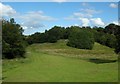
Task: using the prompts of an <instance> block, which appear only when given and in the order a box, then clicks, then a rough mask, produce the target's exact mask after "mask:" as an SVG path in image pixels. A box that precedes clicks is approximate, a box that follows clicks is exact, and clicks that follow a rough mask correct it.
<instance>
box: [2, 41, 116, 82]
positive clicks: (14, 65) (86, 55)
mask: <svg viewBox="0 0 120 84" xmlns="http://www.w3.org/2000/svg"><path fill="white" fill-rule="evenodd" d="M26 56H27V58H26V59H24V60H23V59H19V60H15V59H14V60H11V61H9V60H4V61H3V79H4V81H15V82H25V81H26V82H28V81H29V82H110V81H111V82H113V81H117V78H118V77H117V76H118V73H117V70H118V68H117V62H114V63H101V64H95V63H93V62H89V61H88V59H91V58H99V59H109V60H113V59H117V57H116V54H114V52H113V49H110V48H108V47H105V46H102V45H100V44H97V43H96V44H95V46H94V49H93V50H81V49H75V48H71V47H68V46H66V45H65V41H62V40H61V41H59V42H58V43H54V44H52V43H44V44H34V45H31V46H29V47H28V48H27V54H26Z"/></svg>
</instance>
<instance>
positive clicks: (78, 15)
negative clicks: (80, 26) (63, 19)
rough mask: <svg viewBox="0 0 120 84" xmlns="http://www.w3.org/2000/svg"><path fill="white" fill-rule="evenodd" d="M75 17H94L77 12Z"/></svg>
mask: <svg viewBox="0 0 120 84" xmlns="http://www.w3.org/2000/svg"><path fill="white" fill-rule="evenodd" d="M73 15H74V16H75V17H92V15H91V14H88V13H86V14H84V13H81V12H76V13H74V14H73Z"/></svg>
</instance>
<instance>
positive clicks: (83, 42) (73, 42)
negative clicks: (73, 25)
mask: <svg viewBox="0 0 120 84" xmlns="http://www.w3.org/2000/svg"><path fill="white" fill-rule="evenodd" d="M68 40H69V41H68V43H67V45H68V46H71V47H75V48H79V49H90V50H91V49H92V48H93V45H94V37H93V34H92V33H91V32H89V31H87V30H83V29H75V30H72V32H71V34H70V36H69V39H68Z"/></svg>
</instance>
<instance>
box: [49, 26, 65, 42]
mask: <svg viewBox="0 0 120 84" xmlns="http://www.w3.org/2000/svg"><path fill="white" fill-rule="evenodd" d="M63 30H64V29H63V28H62V27H59V26H54V27H53V28H52V29H50V30H49V31H48V32H47V34H48V42H50V43H54V42H57V40H59V39H61V38H63Z"/></svg>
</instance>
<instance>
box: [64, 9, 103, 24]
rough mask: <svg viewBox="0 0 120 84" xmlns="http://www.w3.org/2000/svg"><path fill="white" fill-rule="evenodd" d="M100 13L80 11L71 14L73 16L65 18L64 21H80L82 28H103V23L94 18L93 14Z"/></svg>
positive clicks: (92, 10)
mask: <svg viewBox="0 0 120 84" xmlns="http://www.w3.org/2000/svg"><path fill="white" fill-rule="evenodd" d="M98 13H101V11H97V10H94V9H81V10H80V11H79V12H75V13H73V15H71V16H69V17H67V18H65V19H66V20H78V21H81V23H82V26H90V25H91V24H92V25H95V26H103V25H104V22H103V21H102V20H101V18H94V17H93V15H94V14H98Z"/></svg>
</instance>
